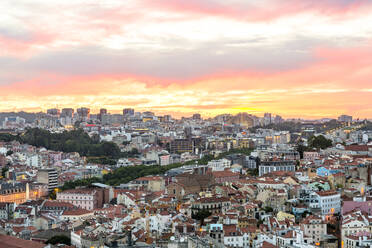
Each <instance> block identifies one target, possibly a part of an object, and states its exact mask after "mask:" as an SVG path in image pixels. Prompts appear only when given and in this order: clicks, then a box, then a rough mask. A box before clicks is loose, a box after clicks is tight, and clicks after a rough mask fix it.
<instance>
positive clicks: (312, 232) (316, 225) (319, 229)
mask: <svg viewBox="0 0 372 248" xmlns="http://www.w3.org/2000/svg"><path fill="white" fill-rule="evenodd" d="M300 227H301V230H302V231H303V232H304V235H305V236H308V237H311V238H312V239H313V241H314V243H319V242H321V241H323V240H324V238H325V236H326V235H327V224H326V223H325V222H324V221H323V220H322V218H321V217H319V216H315V215H310V216H308V217H307V218H306V219H304V220H302V221H301V223H300Z"/></svg>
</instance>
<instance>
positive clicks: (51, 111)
mask: <svg viewBox="0 0 372 248" xmlns="http://www.w3.org/2000/svg"><path fill="white" fill-rule="evenodd" d="M60 113H61V112H60V110H59V109H56V108H51V109H48V110H47V114H48V115H53V116H58V115H60Z"/></svg>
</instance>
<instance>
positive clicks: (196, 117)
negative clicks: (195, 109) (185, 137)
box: [192, 113, 201, 120]
mask: <svg viewBox="0 0 372 248" xmlns="http://www.w3.org/2000/svg"><path fill="white" fill-rule="evenodd" d="M192 119H193V120H201V115H200V114H199V113H197V114H193V115H192Z"/></svg>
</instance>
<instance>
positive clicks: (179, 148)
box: [170, 139, 194, 154]
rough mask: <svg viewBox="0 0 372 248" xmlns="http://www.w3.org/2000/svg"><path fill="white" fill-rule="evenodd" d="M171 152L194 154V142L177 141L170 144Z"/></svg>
mask: <svg viewBox="0 0 372 248" xmlns="http://www.w3.org/2000/svg"><path fill="white" fill-rule="evenodd" d="M170 151H171V153H172V154H174V153H184V152H189V153H193V152H194V142H193V141H192V140H190V139H175V140H173V141H171V143H170Z"/></svg>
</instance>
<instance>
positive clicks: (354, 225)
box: [341, 210, 372, 243]
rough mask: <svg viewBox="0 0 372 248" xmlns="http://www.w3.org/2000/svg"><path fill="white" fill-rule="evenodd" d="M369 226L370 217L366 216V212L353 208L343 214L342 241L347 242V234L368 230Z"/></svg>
mask: <svg viewBox="0 0 372 248" xmlns="http://www.w3.org/2000/svg"><path fill="white" fill-rule="evenodd" d="M371 228H372V226H371V225H370V217H368V214H367V213H364V212H362V211H360V210H354V211H352V212H350V213H348V214H346V215H343V218H342V224H341V239H342V241H344V243H347V240H346V238H347V237H348V236H350V235H356V234H358V233H366V232H369V231H370V230H371ZM349 243H350V242H349Z"/></svg>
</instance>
